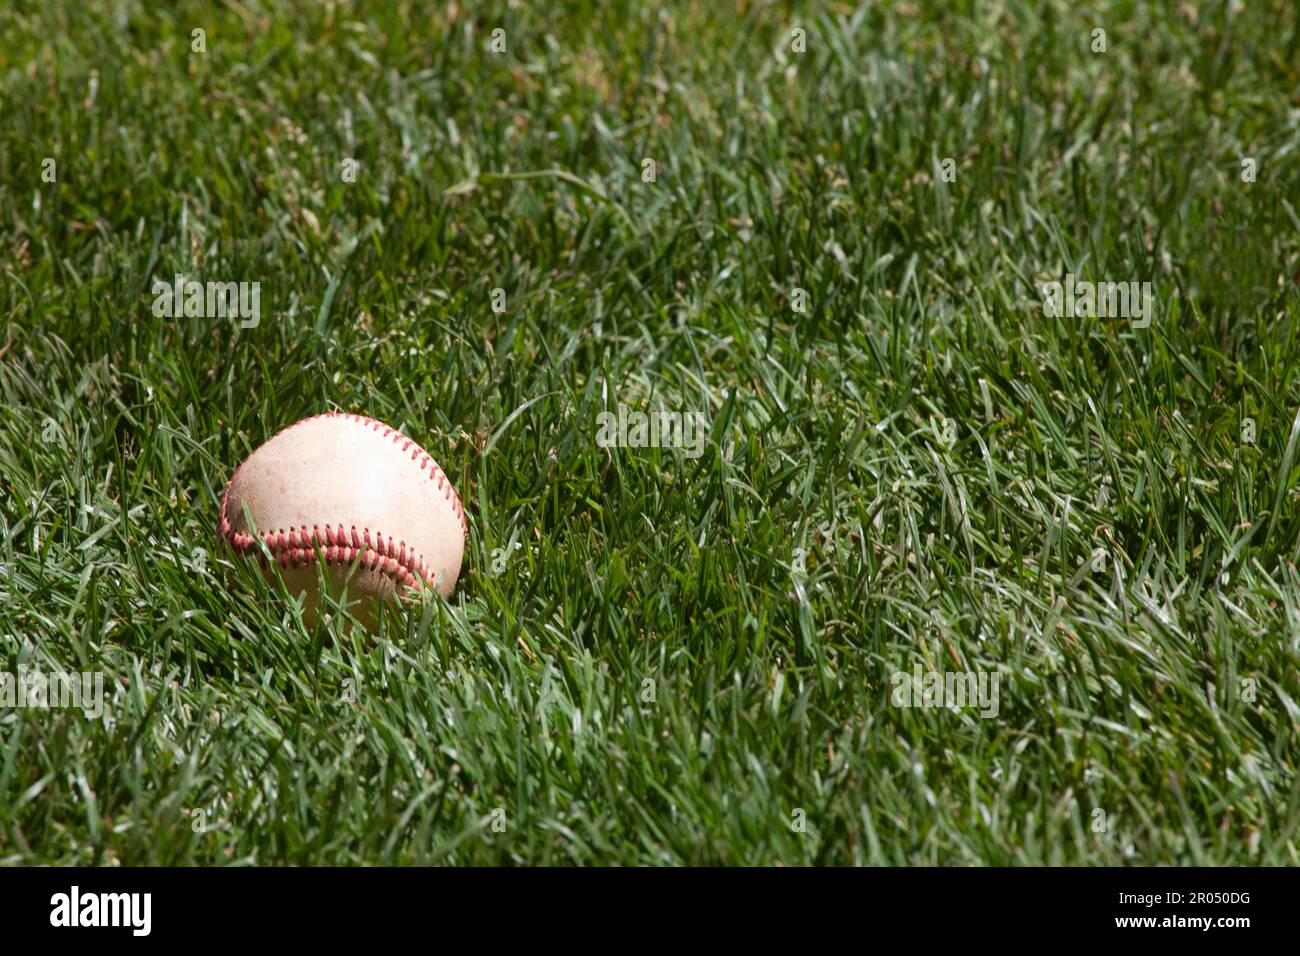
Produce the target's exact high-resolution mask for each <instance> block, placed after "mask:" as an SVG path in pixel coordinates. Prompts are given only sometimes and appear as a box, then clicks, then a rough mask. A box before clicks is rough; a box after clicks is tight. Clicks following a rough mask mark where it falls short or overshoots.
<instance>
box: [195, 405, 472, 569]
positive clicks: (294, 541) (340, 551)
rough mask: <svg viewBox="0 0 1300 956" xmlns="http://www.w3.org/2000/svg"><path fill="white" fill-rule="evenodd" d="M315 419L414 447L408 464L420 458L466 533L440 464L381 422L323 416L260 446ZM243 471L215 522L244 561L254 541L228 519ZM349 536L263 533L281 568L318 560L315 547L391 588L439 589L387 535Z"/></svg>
mask: <svg viewBox="0 0 1300 956" xmlns="http://www.w3.org/2000/svg"><path fill="white" fill-rule="evenodd" d="M318 418H343V419H346V420H347V421H350V422H357V423H358V424H360V425H362V426H363V427H369V428H370V429H371V431H379V430H380V429H383V434H384V437H385V438H389V437H391V438H392V440H393V442H394V443H396V444H401V443H403V442H405V444H401V450H402V451H407V450H408V449H409V448H411V447H414V448H415V451H414V452H412V454H411V460H412V461H415V460H416V459H417V458H421V457H422V460H421V461H420V463H419V469H420V471H421V472H423V471H424V469H425V468H426V467H428V468H429V469H430V471H429V480H430V481H432V482H434V483H435V485H436V487H437V489H438V490H439V491H441V492H443V496H444V497H445V498H446V499H447V501H449V502H450V503H451V508H452V513H453V514H455V515H456V517H458V518H460V528H461V532H462V533H463V534H468V533H469V522H468V521H467V520H466V519H465V508H464V506H463V505H462V504H461V502H460V495H458V494H456V489H455V488H454V487H453V486H452V483H451V481H450V480H449V479H448V478H447V476H446V474H445V473H444V472H443V470H442V469H441V468H439V467H438V463H437V462H436V461H434V460H433V456H432V455H430V454H429V453H428V452H427V451H425V450H424V449H423V448H421V447H420V446H419V445H418V444H416V443H415V442H414V441H413V440H412V439H410V438H407V437H406V436H405V435H403V434H402V433H401V432H399V431H397V430H396V429H394V428H390V427H389V426H388V425H385V424H384V423H383V422H381V421H378V420H376V419H374V418H369V417H367V416H365V415H354V414H352V413H350V412H322V413H321V414H319V415H312V416H310V417H308V418H304V419H301V420H300V421H296V422H294V423H293V424H291V425H286V426H285V427H284V428H281V429H280V430H279V431H278V432H276V433H275V434H274V435H272V436H271V437H270V438H268V439H267V440H266V442H263V444H266V443H268V442H271V441H273V440H275V439H276V438H278V437H280V436H281V435H283V434H284V433H285V432H287V431H289V430H290V429H292V428H297V427H298V426H299V425H304V424H306V423H307V422H312V421H316V419H318ZM258 447H261V446H258ZM254 451H256V449H254ZM250 457H251V455H250ZM247 460H248V459H247V458H245V459H244V461H247ZM242 467H244V466H243V463H242V462H241V463H240V465H239V467H238V468H236V469H235V473H234V474H233V475H231V476H230V481H228V482H226V489H225V491H224V492H222V495H221V510H220V512H219V515H218V519H217V533H218V534H219V535H221V537H223V538H225V539H226V540H227V541H229V542H230V544H231V546H232V547H233V548H234V549H235V551H236V552H237V553H238V554H240V555H245V554H247V553H248V552H249V551H250V550H253V548H254V545H255V544H256V543H257V540H258V539H256V538H254V537H253V536H252V535H251V534H248V533H247V532H244V531H236V530H235V529H234V527H233V526H232V525H231V524H230V520H229V519H228V518H227V517H226V507H227V503H228V500H229V498H230V488H231V486H232V485H233V484H234V483H235V477H236V476H237V475H238V474H239V469H240V468H242ZM351 531H352V534H351V536H350V540H351V544H349V543H348V541H349V535H348V533H347V531H345V530H344V527H343V525H342V524H340V525H339V526H338V529H337V531H336V530H335V529H333V528H331V527H329V526H326V528H325V532H324V533H323V534H322V533H321V530H320V528H319V526H317V525H313V526H312V528H311V531H310V532H309V531H308V530H307V528H306V527H303V528H302V529H301V530H300V531H297V530H295V529H293V528H289V529H284V528H279V529H276V530H274V531H263V532H261V539H262V540H263V541H265V542H266V545H267V548H268V549H269V550H270V551H271V553H272V557H274V558H276V559H277V560H278V561H279V562H280V565H281V566H282V567H288V566H293V567H303V566H304V565H307V564H311V563H312V562H314V561H315V560H316V550H317V548H318V547H319V548H320V550H321V553H322V555H323V557H324V558H325V562H326V563H327V564H351V563H352V562H353V561H355V560H356V559H357V558H358V557H360V559H361V561H360V566H361V567H362V568H364V569H366V570H371V571H378V572H380V573H383V574H386V575H388V576H389V577H390V578H392V579H393V581H394V583H396V584H398V585H400V586H402V587H414V586H415V585H416V584H417V583H418V582H420V581H421V580H423V581H425V582H427V583H428V584H429V586H430V587H434V588H436V587H437V581H436V580H434V579H433V578H432V577H431V576H430V575H429V569H428V566H427V565H426V564H425V562H424V558H423V557H421V556H417V555H416V554H415V551H414V550H413V549H408V548H407V547H406V542H405V541H402V542H400V544H399V542H398V541H396V540H394V538H393V537H392V536H391V535H390V536H389V537H388V540H387V542H385V541H384V536H383V535H382V534H381V533H380V532H378V531H376V532H375V539H376V540H375V541H373V542H372V540H371V537H370V529H369V528H364V529H363V531H364V537H363V536H362V535H360V534H358V533H357V527H356V525H352V527H351ZM262 558H263V559H265V555H262Z"/></svg>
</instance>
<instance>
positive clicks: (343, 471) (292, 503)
mask: <svg viewBox="0 0 1300 956" xmlns="http://www.w3.org/2000/svg"><path fill="white" fill-rule="evenodd" d="M250 519H251V524H250ZM467 529H468V524H467V523H466V520H465V510H464V508H463V507H462V506H461V502H460V496H459V495H457V494H456V489H455V488H453V487H452V485H451V481H450V480H449V479H448V478H447V476H446V475H445V474H444V473H443V470H442V468H440V467H439V466H438V463H437V462H436V461H434V460H433V458H432V457H431V456H430V455H429V453H428V452H426V451H425V450H424V449H423V448H421V447H420V446H419V445H417V444H416V443H415V442H414V441H412V440H411V439H410V438H407V437H406V436H405V435H403V434H402V433H401V432H399V431H397V430H396V429H394V428H392V427H391V426H389V425H385V424H384V423H383V422H380V421H376V420H375V419H373V418H366V417H365V416H363V415H350V414H346V413H343V412H327V413H325V414H323V415H316V416H313V417H311V418H304V419H303V420H302V421H300V422H296V423H294V424H292V425H290V426H288V427H287V428H285V429H283V430H282V431H280V432H279V433H277V434H276V435H274V436H273V437H272V438H270V439H269V440H267V441H266V442H265V443H264V444H263V445H261V446H260V447H258V448H257V449H256V450H254V451H253V453H252V454H251V455H249V456H248V457H247V458H245V459H244V461H243V463H241V464H240V466H239V467H238V468H236V469H235V473H234V475H233V476H231V479H230V483H229V484H228V485H226V491H225V494H223V495H222V496H221V512H220V515H219V517H218V521H217V531H218V533H219V534H220V535H221V537H222V538H224V539H225V540H226V541H227V542H228V543H229V545H230V546H231V548H232V549H233V550H234V552H235V553H236V554H237V555H240V556H246V557H250V558H251V557H260V558H261V559H262V560H263V563H265V553H264V552H263V550H262V547H261V544H259V540H258V539H261V541H264V542H265V543H266V548H267V551H269V552H270V555H271V556H272V557H273V558H274V559H275V560H276V561H277V563H278V564H279V565H280V574H281V576H282V577H283V578H284V581H285V584H286V585H287V586H288V587H289V589H290V591H291V592H292V593H293V594H295V595H297V594H305V595H306V602H305V608H306V610H307V611H308V613H309V615H310V617H311V618H312V619H314V617H315V608H316V606H317V604H318V601H319V594H318V593H317V592H318V589H319V580H320V576H319V575H318V574H317V570H316V569H317V555H318V553H319V555H320V556H321V557H323V558H324V560H325V563H326V565H327V567H328V568H329V571H330V585H331V587H332V588H333V589H334V591H335V593H339V592H341V590H342V588H343V586H344V584H346V586H347V589H348V595H349V597H360V598H363V599H366V598H385V597H389V596H392V595H396V594H404V593H408V592H411V591H419V590H422V589H424V588H432V589H434V590H436V591H438V592H440V593H441V594H442V595H443V597H447V596H448V595H450V594H451V592H452V589H453V588H454V587H455V586H456V579H457V578H458V577H459V576H460V566H461V561H462V559H463V557H464V554H465V533H466V531H467ZM354 567H355V570H354ZM364 603H367V604H369V603H372V602H364ZM362 610H363V611H364V610H367V609H365V608H363V609H362ZM358 616H359V617H361V618H362V619H363V620H366V622H367V623H368V624H372V623H373V616H372V615H371V614H369V613H363V614H359V615H358Z"/></svg>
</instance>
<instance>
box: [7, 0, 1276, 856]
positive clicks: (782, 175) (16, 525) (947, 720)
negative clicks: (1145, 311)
mask: <svg viewBox="0 0 1300 956" xmlns="http://www.w3.org/2000/svg"><path fill="white" fill-rule="evenodd" d="M1193 6H1194V7H1195V8H1196V9H1193ZM469 10H473V11H474V13H473V14H471V13H469V12H468V11H469ZM796 25H797V26H801V27H802V28H804V29H805V30H806V31H807V52H806V53H803V54H798V53H795V52H792V51H791V49H790V30H791V29H792V28H793V27H794V26H796ZM498 26H499V27H501V28H503V29H504V30H505V31H506V42H507V45H508V49H507V51H506V52H505V53H504V54H493V53H491V52H489V51H488V50H487V45H488V44H489V42H490V34H491V31H492V30H493V29H495V28H497V27H498ZM1098 26H1100V27H1103V28H1105V29H1106V30H1107V34H1108V49H1107V52H1106V53H1104V54H1095V53H1093V52H1092V51H1091V50H1090V42H1091V38H1090V33H1091V31H1092V30H1093V29H1094V28H1095V27H1098ZM195 27H203V28H205V29H206V30H207V53H206V54H198V53H193V52H191V48H190V35H191V34H190V31H191V30H192V29H193V28H195ZM1297 89H1300V19H1297V10H1296V7H1295V5H1294V4H1293V3H1290V2H1287V0H1261V2H1254V0H1252V2H1251V3H1249V4H1236V3H1215V2H1206V3H1200V4H1195V5H1190V4H1183V5H1181V6H1180V5H1177V4H1173V3H1168V4H1164V3H1159V4H1135V3H1124V2H1115V3H1101V4H1092V5H1087V7H1086V8H1085V7H1084V6H1080V5H1077V4H1071V3H1066V2H1064V0H1050V2H1047V3H1043V4H1025V3H1010V4H994V5H988V4H975V3H968V2H955V3H946V4H924V5H920V4H903V3H885V4H878V5H877V4H873V5H870V6H869V7H868V8H866V9H864V10H862V11H858V12H855V11H854V10H853V9H852V8H851V7H850V6H849V5H847V4H807V5H805V4H767V3H764V4H749V3H742V4H738V5H734V6H733V5H731V4H712V3H681V4H670V5H668V6H666V7H664V8H663V10H662V11H661V10H660V9H659V8H658V5H654V4H640V3H632V2H613V3H574V4H565V5H559V4H551V5H542V4H505V3H487V4H477V3H476V4H461V5H460V6H459V7H458V6H457V5H454V4H452V5H444V4H441V3H438V4H433V3H430V4H416V3H411V2H404V0H385V2H382V3H380V2H375V3H345V2H340V3H328V4H317V3H314V2H312V3H308V2H301V3H297V2H292V3H291V2H257V0H251V2H246V3H239V4H211V5H209V4H202V3H192V2H189V3H177V4H166V5H155V4H142V3H138V2H133V0H120V2H119V0H85V2H63V0H50V2H41V3H34V2H28V0H18V3H17V4H16V5H14V4H5V5H4V6H3V9H0V274H2V276H3V281H0V314H2V315H3V322H4V331H3V338H2V339H0V396H2V398H3V407H2V408H0V670H6V671H9V672H11V673H16V672H17V671H18V670H19V669H20V668H22V667H27V668H36V667H40V668H43V669H44V670H45V671H47V672H48V671H56V670H62V671H90V672H93V673H97V674H102V675H103V677H104V681H105V685H106V698H107V701H106V713H105V715H104V716H103V717H102V718H101V719H100V720H98V721H95V720H89V719H87V718H86V717H85V716H83V715H82V714H81V713H80V712H79V711H68V710H39V709H28V708H17V709H8V710H4V711H0V862H6V863H38V862H54V863H98V864H147V863H158V864H176V863H200V864H214V863H216V864H227V863H230V864H239V863H258V864H272V863H296V864H339V863H346V864H350V863H372V864H380V863H440V864H481V863H489V864H502V863H527V864H560V863H601V864H609V863H623V864H679V863H727V864H759V865H771V864H784V865H798V864H810V863H816V864H850V863H861V864H975V863H985V864H1021V863H1024V864H1044V863H1060V864H1155V863H1178V864H1194V863H1195V864H1241V863H1258V864H1290V865H1294V864H1297V863H1300V833H1298V832H1297V831H1298V827H1300V780H1298V779H1297V775H1296V767H1297V763H1298V762H1300V756H1298V755H1300V670H1298V665H1300V574H1298V573H1297V570H1296V560H1297V555H1298V554H1300V513H1298V511H1297V495H1298V494H1300V448H1298V446H1300V415H1298V414H1297V412H1298V411H1300V209H1298V207H1300V98H1298V97H1297V95H1296V90H1297ZM46 157H50V158H53V159H55V160H56V162H57V182H55V183H47V182H42V179H41V169H42V165H41V164H42V160H43V159H45V158H46ZM345 157H354V158H356V159H357V160H359V161H360V169H359V175H358V177H357V181H356V182H355V183H350V184H349V183H345V182H343V181H342V180H341V177H340V164H341V162H342V161H343V159H344V158H345ZM946 157H952V158H953V159H954V160H955V161H956V166H957V170H958V177H957V181H956V182H952V183H944V182H941V181H939V180H940V176H939V170H940V164H941V162H942V160H943V159H944V158H946ZM1243 157H1253V158H1255V159H1256V160H1257V162H1258V173H1257V181H1256V182H1254V183H1244V182H1242V180H1241V160H1242V158H1243ZM647 158H649V159H653V160H654V161H655V163H656V164H657V178H656V181H655V182H645V181H643V179H642V169H643V165H642V164H643V160H645V159H647ZM177 272H183V273H185V274H186V275H187V276H189V277H190V278H198V279H200V280H213V281H249V282H251V281H260V282H261V283H262V291H261V296H262V309H263V314H262V318H261V323H260V325H258V326H257V327H256V328H247V329H243V328H240V327H239V325H238V323H236V322H233V321H232V320H230V319H213V318H180V319H160V318H155V317H154V316H153V314H152V310H151V303H152V295H151V293H150V289H151V285H152V282H153V280H154V279H156V278H161V279H164V280H165V279H169V278H170V277H171V276H172V275H174V274H175V273H177ZM1067 272H1073V273H1074V274H1076V275H1078V276H1080V277H1083V278H1087V279H1091V280H1096V281H1101V280H1111V281H1128V280H1138V281H1151V282H1152V283H1153V287H1154V289H1155V296H1156V315H1155V320H1154V322H1153V323H1152V324H1151V326H1150V328H1145V329H1139V328H1134V327H1133V326H1132V324H1131V323H1130V322H1128V321H1127V320H1122V319H1097V318H1080V319H1066V318H1056V317H1051V316H1047V315H1045V314H1044V311H1043V308H1042V301H1041V295H1040V293H1039V289H1040V287H1041V285H1042V284H1043V283H1044V282H1047V281H1050V280H1052V279H1057V278H1061V277H1063V276H1064V275H1065V274H1066V273H1067ZM796 287H797V288H799V289H802V290H804V291H805V292H806V293H807V296H808V307H807V309H806V310H805V311H803V312H798V311H795V310H794V309H793V308H792V304H793V299H794V296H795V293H794V289H795V288H796ZM495 288H500V289H504V290H505V294H506V310H505V311H504V312H495V311H494V310H493V308H492V297H491V290H493V289H495ZM620 402H621V403H623V404H626V405H629V406H632V407H635V408H640V409H650V408H666V409H676V410H698V411H703V412H704V413H705V414H706V416H707V419H708V422H709V427H710V434H709V440H708V444H707V448H706V450H705V453H704V454H703V455H702V456H701V457H699V458H698V459H694V460H692V459H689V458H686V457H685V456H683V455H682V454H681V453H680V452H675V451H672V450H668V449H635V448H615V449H605V448H601V447H598V445H597V444H596V440H595V439H596V433H597V426H596V416H597V414H598V413H599V412H600V411H601V410H603V409H605V408H616V407H617V405H618V404H619V403H620ZM330 408H338V409H343V410H347V411H355V412H360V413H363V414H368V415H372V416H374V417H377V418H380V419H383V420H385V421H387V422H389V423H391V424H393V425H394V426H395V427H398V428H401V429H403V430H404V431H406V432H407V433H408V434H410V435H412V436H413V437H415V438H416V439H417V440H418V441H419V442H420V443H421V444H422V445H424V446H425V447H426V448H427V449H428V450H429V451H430V453H432V454H433V455H434V457H435V458H437V459H438V461H439V462H440V463H441V464H442V465H443V467H444V468H445V470H446V471H447V473H448V475H449V476H450V477H451V479H452V480H453V482H454V483H455V485H456V487H457V489H458V490H459V492H460V494H461V496H462V498H463V499H464V501H465V503H466V507H467V511H468V513H469V518H470V537H469V542H468V545H467V550H466V559H465V567H464V569H463V572H462V577H461V581H460V584H459V585H458V587H457V589H456V592H455V594H454V595H453V596H452V598H451V599H450V601H448V602H442V601H440V600H436V601H431V602H429V603H426V604H415V605H412V606H407V607H405V608H403V609H401V610H400V611H399V612H396V613H394V614H393V615H391V616H390V617H389V618H388V619H387V620H386V621H385V622H384V626H383V629H382V632H381V633H380V634H378V635H377V636H375V637H373V638H366V637H364V636H362V635H359V634H358V633H357V632H355V631H349V630H348V629H346V628H345V627H342V626H339V625H340V624H341V622H337V621H336V622H334V623H331V624H325V625H321V626H319V627H316V628H314V629H313V628H308V627H305V626H304V625H303V623H302V621H301V619H300V618H299V617H298V616H297V614H296V613H295V609H294V607H293V606H292V604H291V603H290V602H289V601H287V600H286V599H285V598H284V597H283V596H282V595H281V594H280V593H279V591H278V590H277V588H276V586H275V585H274V584H268V583H266V582H264V581H263V580H262V578H261V577H260V576H259V574H258V573H257V571H256V569H255V568H250V567H247V566H244V565H242V564H239V563H238V562H233V561H232V560H230V559H229V558H228V557H227V556H226V555H224V554H223V553H222V551H221V549H220V548H219V547H218V542H217V540H216V537H215V532H214V525H215V520H216V508H217V502H218V498H219V495H220V493H221V490H222V487H223V486H224V483H225V481H226V480H227V478H228V477H229V474H230V472H231V470H232V469H233V468H234V466H235V465H236V464H237V463H238V461H239V460H240V459H241V458H242V457H243V456H244V455H246V454H247V453H248V452H249V451H250V450H251V449H252V448H254V447H256V446H257V445H258V444H259V443H261V442H262V441H263V440H265V439H266V438H267V437H269V436H270V435H271V434H272V433H273V432H275V431H276V430H278V429H279V428H281V427H282V426H284V425H286V424H288V423H290V422H292V421H294V420H296V419H297V418H300V417H302V416H306V415H309V414H315V413H318V412H321V411H324V410H327V409H330ZM943 419H947V420H949V421H950V422H951V423H952V424H951V425H950V426H947V427H949V428H950V429H951V432H950V434H951V437H952V438H953V440H952V441H945V440H944V437H945V436H944V429H945V426H944V424H943V422H942V420H943ZM1244 419H1250V420H1251V421H1252V422H1253V424H1254V428H1255V437H1254V441H1247V440H1243V428H1244V427H1246V426H1244V425H1243V420H1244ZM516 543H517V544H519V545H520V547H519V548H517V549H516V548H512V547H511V546H512V545H513V544H516ZM1099 548H1100V549H1104V554H1105V561H1104V565H1101V566H1099V567H1098V568H1097V569H1095V570H1089V568H1088V566H1087V565H1088V562H1089V561H1091V560H1092V556H1093V554H1094V552H1095V551H1096V549H1099ZM498 549H503V550H502V551H498ZM507 552H508V553H509V555H510V558H509V560H508V561H506V562H505V566H504V568H503V569H502V570H501V572H500V573H495V572H494V569H493V563H494V562H493V558H494V555H503V554H506V553H507ZM918 663H919V664H920V665H921V667H922V669H923V670H942V671H966V670H970V671H982V672H988V673H995V674H998V675H1000V681H1001V698H1000V709H999V713H998V714H997V716H996V717H992V718H981V717H979V716H978V715H977V714H976V713H975V712H974V711H972V710H969V709H967V710H961V711H953V710H942V709H908V708H900V707H895V706H892V705H891V702H890V694H891V676H892V675H893V674H894V673H895V672H896V671H908V672H910V671H911V670H912V668H913V667H914V666H915V665H917V664H918ZM1245 681H1250V682H1253V684H1251V683H1243V682H1245ZM1252 687H1253V693H1252V692H1251V690H1250V689H1251V688H1252ZM352 698H355V699H352ZM651 698H652V699H651ZM798 809H801V810H803V811H804V815H805V819H806V827H805V828H804V830H803V832H798V829H797V828H792V826H791V822H792V820H793V819H795V817H796V810H798ZM196 810H202V811H203V814H204V819H205V821H206V823H207V827H206V828H197V829H196V826H195V824H194V821H195V819H196V817H195V811H196ZM1098 810H1100V811H1102V814H1104V821H1105V827H1104V829H1098V827H1097V826H1096V822H1097V821H1098V820H1100V819H1102V817H1101V816H1100V815H1098V814H1097V813H1096V811H1098ZM502 822H504V830H502V828H501V823H502Z"/></svg>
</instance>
